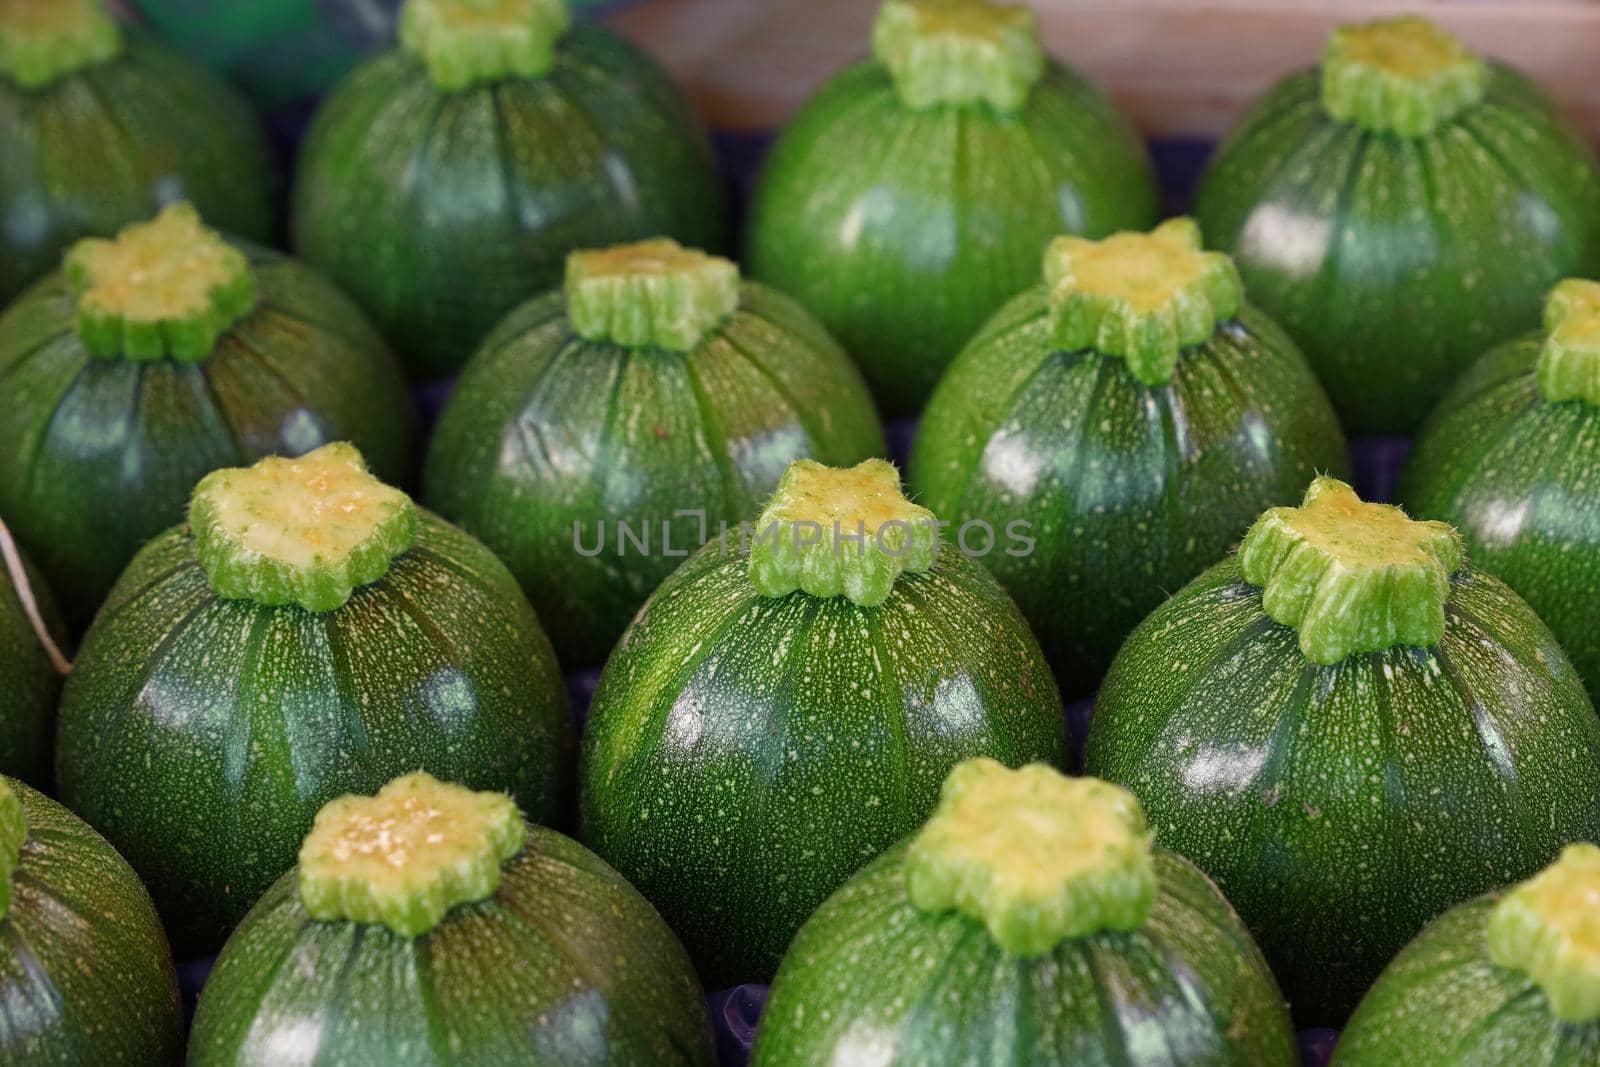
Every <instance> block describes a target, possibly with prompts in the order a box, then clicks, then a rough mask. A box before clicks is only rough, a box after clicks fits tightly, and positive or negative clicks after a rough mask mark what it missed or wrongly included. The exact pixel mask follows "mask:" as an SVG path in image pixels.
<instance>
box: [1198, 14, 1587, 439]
mask: <svg viewBox="0 0 1600 1067" xmlns="http://www.w3.org/2000/svg"><path fill="white" fill-rule="evenodd" d="M1405 57H1411V58H1412V59H1414V60H1415V62H1413V63H1410V64H1409V65H1408V61H1407V59H1406V58H1405ZM1363 102H1364V103H1363ZM1195 214H1196V216H1197V217H1198V218H1199V220H1200V228H1201V229H1202V230H1203V231H1204V233H1205V237H1206V241H1207V243H1208V244H1210V245H1211V246H1212V247H1214V248H1220V249H1222V250H1223V251H1226V252H1228V253H1230V254H1231V255H1232V256H1233V258H1234V260H1235V261H1236V262H1237V263H1238V264H1239V271H1240V273H1241V274H1242V275H1243V276H1244V283H1245V286H1246V287H1247V288H1248V290H1249V292H1250V298H1251V300H1253V301H1254V302H1255V303H1257V304H1259V305H1260V306H1261V307H1262V309H1263V310H1265V311H1266V312H1267V313H1268V314H1269V315H1271V316H1272V317H1273V318H1274V319H1276V320H1277V321H1278V322H1280V323H1282V324H1283V326H1284V327H1285V328H1286V329H1287V330H1288V331H1289V333H1290V334H1291V335H1293V337H1294V338H1295V340H1296V341H1298V342H1299V343H1300V346H1301V347H1302V348H1303V349H1304V350H1305V353H1306V355H1307V356H1308V357H1309V358H1310V360H1311V364H1312V366H1313V367H1315V368H1316V370H1317V373H1318V374H1319V375H1320V376H1321V378H1322V382H1323V384H1324V385H1326V386H1327V388H1328V393H1329V394H1330V395H1331V396H1332V397H1333V403H1334V406H1335V407H1336V408H1337V409H1338V411H1339V415H1340V418H1341V419H1343V421H1344V426H1345V429H1346V430H1347V431H1348V432H1349V433H1351V434H1352V435H1358V436H1365V435H1369V434H1379V433H1405V432H1408V431H1411V430H1413V429H1414V428H1415V427H1416V426H1417V424H1418V423H1419V422H1420V421H1421V420H1422V418H1423V416H1425V415H1426V414H1427V412H1428V409H1429V408H1430V407H1432V405H1433V404H1434V403H1435V402H1436V401H1437V400H1438V399H1439V397H1441V396H1442V395H1443V394H1444V392H1445V390H1446V389H1448V388H1449V387H1450V385H1451V383H1452V382H1453V381H1454V380H1455V378H1456V377H1457V376H1458V375H1459V374H1460V373H1461V372H1462V371H1463V370H1465V369H1466V366H1467V365H1468V363H1469V362H1470V361H1471V360H1472V359H1473V358H1475V357H1476V356H1477V355H1478V354H1479V353H1481V352H1483V351H1484V350H1486V349H1487V348H1489V347H1490V346H1492V345H1494V344H1497V343H1498V342H1500V341H1503V340H1505V339H1507V338H1510V337H1513V336H1515V335H1516V334H1518V333H1521V332H1523V331H1524V330H1528V329H1531V328H1533V327H1534V326H1535V325H1536V324H1537V323H1538V321H1539V300H1540V298H1541V297H1542V296H1543V294H1544V292H1545V290H1547V289H1549V288H1550V286H1552V285H1554V284H1555V283H1556V281H1557V280H1559V279H1560V278H1563V277H1565V276H1567V275H1571V274H1594V273H1597V272H1600V169H1597V168H1596V165H1595V158H1594V153H1593V151H1592V150H1591V148H1590V146H1589V145H1588V143H1587V142H1586V139H1585V138H1584V137H1583V136H1582V135H1580V134H1579V133H1578V132H1577V131H1576V130H1575V129H1573V128H1572V127H1571V126H1570V125H1568V124H1567V123H1566V122H1565V121H1564V120H1563V119H1562V118H1561V116H1560V115H1559V114H1557V113H1556V111H1555V110H1554V108H1553V107H1552V105H1551V104H1550V102H1549V101H1548V100H1547V99H1546V98H1545V97H1544V95H1543V94H1542V93H1541V92H1540V91H1539V90H1538V89H1537V88H1536V87H1535V86H1534V85H1532V84H1531V83H1530V82H1529V81H1528V80H1527V79H1525V78H1524V77H1523V76H1522V75H1520V74H1518V73H1516V72H1515V71H1513V70H1510V69H1508V68H1506V67H1503V66H1499V65H1497V64H1486V63H1484V61H1483V60H1481V59H1480V58H1479V57H1477V56H1476V55H1473V54H1472V53H1471V52H1470V51H1468V50H1467V49H1466V48H1465V47H1464V46H1463V45H1461V44H1460V42H1458V41H1456V39H1455V38H1454V37H1451V36H1450V35H1448V34H1446V33H1445V32H1444V31H1442V30H1440V29H1438V28H1437V27H1435V26H1433V25H1432V24H1431V23H1429V22H1427V21H1426V20H1424V19H1421V18H1419V17H1417V16H1404V17H1402V18H1398V19H1392V20H1386V21H1380V22H1375V23H1368V24H1366V25H1363V26H1350V27H1345V28H1344V29H1341V30H1339V31H1337V32H1335V34H1334V35H1333V37H1332V38H1331V39H1330V41H1329V44H1328V49H1327V52H1326V53H1325V54H1324V57H1323V62H1322V65H1321V66H1320V67H1318V68H1316V69H1312V70H1305V71H1301V72H1299V73H1296V74H1292V75H1290V76H1289V77H1287V78H1286V79H1284V80H1283V81H1282V82H1280V83H1279V84H1278V85H1277V86H1275V87H1274V88H1273V89H1272V90H1271V91H1270V92H1268V93H1267V95H1266V96H1265V97H1264V98H1263V99H1262V100H1261V101H1260V102H1259V103H1258V104H1257V105H1256V106H1255V108H1254V109H1253V110H1252V111H1251V112H1250V114H1249V115H1248V116H1246V118H1245V119H1244V121H1243V122H1242V123H1241V124H1240V126H1239V127H1238V129H1236V130H1235V131H1234V132H1233V133H1232V135H1230V136H1229V138H1228V139H1227V141H1226V142H1225V143H1224V144H1223V145H1222V147H1221V148H1220V149H1219V150H1218V152H1217V154H1216V156H1215V157H1214V158H1213V161H1212V163H1211V165H1210V167H1209V169H1208V170H1207V172H1206V175H1205V178H1204V179H1203V181H1202V183H1201V186H1200V190H1199V192H1198V194H1197V196H1196V200H1195Z"/></svg>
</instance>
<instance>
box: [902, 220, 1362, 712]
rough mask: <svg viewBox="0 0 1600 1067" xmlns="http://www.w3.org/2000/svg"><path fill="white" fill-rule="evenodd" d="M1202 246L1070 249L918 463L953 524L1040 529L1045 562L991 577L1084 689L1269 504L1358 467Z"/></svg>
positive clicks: (943, 386) (1018, 559) (959, 376)
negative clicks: (1321, 477)
mask: <svg viewBox="0 0 1600 1067" xmlns="http://www.w3.org/2000/svg"><path fill="white" fill-rule="evenodd" d="M1199 247H1200V234H1199V231H1198V230H1197V229H1196V227H1195V225H1194V223H1193V222H1192V221H1190V220H1189V219H1172V220H1169V221H1167V222H1164V223H1162V224H1161V225H1160V226H1158V227H1157V228H1156V229H1155V230H1153V231H1151V232H1150V233H1148V234H1133V233H1121V234H1117V235H1115V236H1113V237H1110V238H1108V239H1106V240H1104V241H1099V242H1095V241H1088V240H1084V239H1082V238H1075V237H1062V238H1057V239H1056V240H1055V241H1054V242H1052V244H1051V245H1050V249H1049V251H1048V252H1047V254H1046V256H1045V265H1044V280H1043V282H1042V283H1041V284H1035V285H1033V286H1032V287H1031V288H1029V289H1027V290H1025V291H1024V292H1023V293H1022V294H1021V295H1020V296H1018V297H1016V298H1015V299H1014V300H1012V301H1011V303H1010V304H1008V305H1006V307H1005V308H1004V309H1002V310H1001V311H1000V312H998V313H997V314H996V315H995V317H994V318H993V319H991V320H990V322H989V324H988V325H987V326H985V327H984V329H983V330H982V331H981V332H980V333H979V335H978V336H977V337H976V338H974V339H973V341H972V343H971V344H969V345H968V346H967V348H966V349H965V350H964V351H963V352H962V353H961V355H960V356H959V357H957V359H956V361H955V363H954V364H952V365H951V367H950V370H949V371H948V372H947V373H946V374H945V376H944V378H943V379H942V380H941V381H940V383H939V387H938V389H937V390H936V391H935V393H934V396H933V400H932V401H931V402H929V404H928V410H927V413H926V414H925V415H924V416H923V420H922V425H921V428H920V430H919V432H918V434H917V439H916V446H915V448H914V450H913V451H912V456H911V486H912V489H913V490H915V492H916V494H917V499H918V500H920V501H921V502H922V503H924V504H926V505H927V506H928V507H929V508H931V509H932V510H933V511H934V512H936V513H937V514H940V515H944V516H947V517H949V518H951V519H953V520H955V521H957V522H966V521H969V520H973V519H981V520H983V521H985V522H987V523H989V524H990V526H991V527H994V528H1001V527H1004V526H1006V525H1007V524H1010V523H1022V524H1024V525H1025V526H1026V529H1027V533H1028V535H1029V536H1030V537H1031V538H1032V539H1033V541H1034V544H1033V547H1032V551H1030V552H1028V553H1026V554H1023V553H1016V554H1010V553H996V554H993V555H991V556H989V557H988V558H987V559H986V560H985V562H986V563H987V564H988V565H989V569H990V570H991V571H993V572H994V575H995V577H997V578H999V579H1000V584H1002V585H1004V586H1005V587H1006V590H1007V591H1008V592H1009V593H1010V594H1011V595H1012V597H1014V598H1015V599H1016V601H1017V606H1018V607H1020V608H1021V609H1022V613H1023V614H1024V615H1025V616H1027V618H1028V621H1029V622H1030V623H1031V624H1032V625H1033V629H1034V632H1035V633H1036V634H1038V635H1039V643H1040V644H1041V645H1042V646H1043V647H1044V650H1045V654H1046V655H1047V656H1049V658H1050V661H1051V664H1052V665H1053V666H1054V667H1055V669H1056V678H1057V680H1058V681H1059V682H1060V683H1061V687H1062V689H1063V690H1065V691H1066V692H1067V693H1069V694H1082V693H1088V692H1090V691H1092V690H1093V689H1094V688H1095V686H1096V685H1098V684H1099V682H1100V678H1101V676H1102V675H1103V674H1104V673H1105V670H1106V667H1107V666H1108V665H1109V664H1110V663H1111V658H1112V657H1113V656H1114V655H1115V654H1116V651H1117V648H1118V647H1119V646H1120V645H1121V644H1122V640H1123V638H1125V637H1127V636H1128V633H1129V632H1130V631H1131V630H1132V629H1133V628H1134V627H1135V626H1137V625H1138V624H1139V621H1140V620H1141V619H1143V618H1144V617H1145V615H1146V614H1148V613H1149V612H1150V610H1151V609H1152V608H1154V607H1155V606H1156V605H1157V604H1159V603H1161V601H1163V600H1165V599H1166V597H1167V595H1168V594H1169V593H1170V592H1171V591H1172V590H1174V589H1177V588H1180V587H1181V586H1182V585H1183V584H1184V583H1185V582H1187V581H1189V579H1191V578H1193V577H1194V576H1195V575H1197V574H1199V573H1200V572H1201V571H1202V570H1204V569H1205V568H1206V567H1208V566H1210V565H1211V564H1213V563H1215V562H1216V561H1217V560H1218V559H1219V558H1221V557H1222V556H1223V555H1225V554H1226V553H1227V551H1228V549H1229V547H1230V546H1232V545H1233V544H1235V543H1236V542H1237V541H1238V539H1239V537H1240V536H1241V535H1242V534H1243V533H1244V531H1245V530H1246V529H1248V528H1249V526H1250V523H1251V522H1253V521H1254V520H1255V518H1256V516H1258V515H1260V514H1261V511H1262V509H1264V508H1267V507H1270V506H1271V505H1274V504H1284V503H1289V502H1291V501H1293V500H1295V499H1296V498H1297V497H1298V496H1299V494H1300V492H1301V491H1302V490H1303V489H1304V488H1305V486H1306V483H1307V482H1309V481H1310V480H1311V479H1312V477H1313V476H1315V475H1316V474H1317V473H1318V472H1319V471H1322V472H1333V473H1343V472H1344V471H1345V470H1346V469H1347V463H1348V461H1347V454H1346V451H1345V444H1344V437H1343V435H1342V434H1341V433H1340V432H1339V422H1338V419H1337V418H1336V417H1335V416H1334V413H1333V408H1332V406H1331V405H1330V404H1329V403H1328V398H1327V395H1326V394H1325V393H1323V391H1322V387H1321V386H1320V385H1318V384H1317V380H1316V377H1315V376H1314V375H1313V374H1312V373H1311V369H1310V367H1309V366H1307V364H1306V361H1305V358H1304V357H1303V356H1301V355H1300V352H1299V350H1298V349H1296V348H1295V346H1294V342H1292V341H1290V340H1289V338H1288V337H1287V335H1285V334H1284V332H1283V331H1282V330H1280V329H1279V328H1278V327H1277V326H1276V325H1274V324H1273V323H1272V322H1271V320H1269V319H1268V318H1267V317H1266V316H1265V315H1263V314H1262V313H1261V312H1259V311H1257V310H1255V309H1254V308H1252V307H1250V306H1249V305H1247V304H1245V303H1244V301H1243V295H1242V292H1241V288H1240V284H1239V276H1238V273H1237V271H1235V270H1234V267H1233V265H1232V263H1231V262H1229V260H1228V258H1227V257H1226V256H1224V255H1222V254H1220V253H1216V252H1205V253H1202V252H1200V251H1199ZM1141 296H1142V297H1144V299H1142V300H1138V299H1137V298H1139V297H1141ZM1180 309H1181V313H1180ZM1018 528H1019V529H1021V528H1022V527H1018Z"/></svg>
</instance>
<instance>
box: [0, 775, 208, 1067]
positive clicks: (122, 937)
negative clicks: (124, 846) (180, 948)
mask: <svg viewBox="0 0 1600 1067" xmlns="http://www.w3.org/2000/svg"><path fill="white" fill-rule="evenodd" d="M11 788H12V789H14V790H15V791H16V793H17V795H18V797H20V798H21V800H22V810H23V812H24V814H25V815H26V816H27V820H28V839H27V841H25V842H24V843H23V846H22V861H21V863H20V864H19V865H18V867H17V870H16V873H15V875H14V876H13V877H14V882H13V886H14V888H15V896H14V897H13V898H12V901H11V907H10V908H9V909H8V910H7V911H6V914H5V916H4V918H0V1005H4V1010H3V1011H0V1062H4V1063H9V1064H19V1065H21V1064H27V1065H28V1067H83V1065H85V1064H126V1065H128V1067H142V1065H149V1067H158V1065H165V1064H175V1063H179V1062H181V1061H182V1059H183V1011H182V1009H181V1008H180V1006H179V1003H178V977H177V975H176V974H174V973H173V970H172V953H171V952H170V951H168V949H167V938H166V935H165V934H163V933H162V932H161V921H160V920H159V919H158V918H157V917H156V909H155V908H154V907H153V906H151V904H150V894H148V893H146V892H145V891H144V886H142V885H140V884H139V879H138V877H137V876H135V875H134V873H133V869H132V868H131V867H129V866H128V864H127V861H125V860H124V859H123V858H122V857H121V856H119V855H117V850H116V849H114V848H112V847H111V846H110V845H109V844H107V843H106V839H105V838H103V837H101V836H100V835H99V834H97V833H95V832H94V831H93V830H91V829H90V828H89V827H88V825H87V824H86V823H84V821H83V820H82V819H80V818H78V817H77V816H76V815H74V814H72V813H71V812H70V811H68V810H67V809H66V808H64V807H62V806H61V805H60V804H57V803H56V802H55V801H53V800H51V799H50V798H49V797H47V796H45V795H44V794H42V793H37V792H35V791H34V790H32V789H30V788H29V787H28V786H26V785H23V784H22V783H20V782H16V781H13V782H12V784H11Z"/></svg>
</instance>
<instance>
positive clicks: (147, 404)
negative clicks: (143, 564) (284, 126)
mask: <svg viewBox="0 0 1600 1067" xmlns="http://www.w3.org/2000/svg"><path fill="white" fill-rule="evenodd" d="M97 266H98V269H99V274H98V275H95V274H94V273H93V271H94V268H96V267H97ZM211 283H215V284H214V285H213V284H211ZM0 389H3V390H4V393H5V395H6V396H7V397H8V399H9V400H10V402H9V403H7V404H5V405H3V406H0V515H3V516H4V517H5V520H6V521H7V522H8V523H9V524H10V526H11V529H12V530H13V532H14V533H15V534H16V536H17V539H18V540H19V541H20V542H21V543H22V544H23V545H24V546H26V547H27V548H28V550H29V552H30V554H31V555H32V556H33V558H34V559H36V560H37V561H38V563H39V566H40V568H41V569H42V570H43V571H44V573H45V575H46V576H47V578H48V579H49V582H50V585H51V588H52V589H54V590H55V591H56V593H57V594H58V595H59V596H60V597H61V600H62V605H63V607H64V608H65V610H66V612H67V616H68V619H69V621H71V622H72V623H73V625H74V627H75V628H77V629H79V630H80V631H81V629H82V627H83V626H84V625H86V624H87V623H88V622H89V620H90V618H92V617H93V615H94V612H95V610H96V609H97V608H98V607H99V606H100V602H101V601H102V600H104V599H105V595H106V593H107V591H109V590H110V588H111V585H112V583H113V582H115V581H116V578H117V575H118V574H119V573H121V571H122V568H123V567H124V566H126V565H127V563H128V561H129V560H130V559H132V558H133V554H134V552H135V551H137V550H138V548H139V546H140V545H142V544H144V542H145V541H146V540H148V539H149V538H151V537H154V536H155V535H156V534H158V533H160V532H161V531H162V530H165V529H167V528H168V527H169V526H171V525H172V524H173V523H175V522H177V521H178V520H179V519H181V518H182V517H183V508H184V504H185V503H186V502H187V500H188V498H189V492H190V490H192V489H193V488H194V485H195V483H196V482H197V481H199V480H200V478H201V476H203V475H204V474H205V473H206V472H207V471H210V470H212V469H213V468H215V467H222V466H228V465H230V464H235V463H249V462H251V461H252V460H254V459H257V458H259V457H261V456H264V455H269V454H272V453H283V454H289V455H297V454H299V453H302V452H306V451H309V450H310V449H313V448H316V447H317V446H318V445H321V444H324V443H326V442H328V441H331V440H341V439H349V440H352V441H354V442H356V444H357V445H359V446H360V447H361V448H362V449H363V450H365V451H366V453H367V454H368V456H369V457H370V459H371V461H372V463H373V465H374V466H375V467H376V468H377V470H378V471H379V473H380V474H382V475H383V476H384V477H385V478H388V479H390V480H395V481H402V480H405V479H407V478H408V477H409V476H410V473H411V471H412V464H413V458H412V449H413V444H412V429H413V415H412V410H411V402H410V398H409V397H408V396H407V395H406V390H405V381H404V377H403V375H402V374H401V372H400V369H399V367H398V365H397V364H396V363H395V360H394V357H393V356H392V355H391V354H390V352H389V351H388V349H387V348H385V347H384V344H383V342H382V341H381V340H380V339H379V338H378V336H377V334H376V333H374V332H373V329H372V327H371V326H369V325H368V324H367V322H366V320H365V319H363V318H362V316H361V314H360V312H358V311H357V310H356V308H355V307H354V306H353V305H352V304H351V303H350V302H349V301H348V300H347V299H345V297H344V296H342V295H341V294H340V293H339V292H338V291H337V290H335V289H334V288H333V286H331V285H329V284H328V283H327V282H326V281H325V280H323V278H322V277H320V276H319V275H317V274H316V273H314V272H313V271H311V270H310V269H308V268H307V267H305V266H304V265H302V264H300V263H298V262H296V261H294V260H292V259H288V258H286V257H284V256H282V255H279V254H278V253H275V252H269V251H267V250H265V249H262V248H259V247H257V246H255V245H250V244H245V243H243V242H239V241H235V240H233V239H224V238H222V237H220V236H219V235H218V234H217V233H216V232H215V231H212V230H209V229H207V228H206V227H205V226H204V225H202V224H201V223H200V222H199V220H198V219H197V217H196V215H195V213H194V209H193V208H192V207H189V206H187V205H182V204H177V205H172V206H170V207H168V208H166V209H164V210H163V211H162V212H161V213H160V214H159V215H158V216H157V217H156V219H155V220H154V221H153V222H150V223H145V224H139V225H135V226H130V227H128V228H127V229H125V230H124V231H123V232H122V234H121V235H120V236H119V237H118V238H117V239H116V240H115V241H102V240H86V241H84V242H80V243H79V244H78V245H77V246H74V249H73V250H72V251H71V252H70V253H69V254H68V256H67V258H66V260H65V263H64V267H63V269H62V270H61V271H59V272H57V273H55V274H52V275H50V276H49V277H48V278H46V279H45V280H43V281H42V282H40V283H39V284H38V285H36V286H34V287H33V288H32V289H31V290H29V291H28V293H27V294H26V295H24V296H23V297H22V298H21V299H19V300H18V301H17V302H16V303H14V304H13V305H12V306H11V307H10V308H9V309H8V310H7V311H6V312H5V313H4V315H0Z"/></svg>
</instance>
